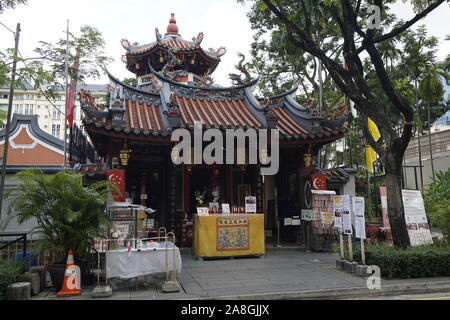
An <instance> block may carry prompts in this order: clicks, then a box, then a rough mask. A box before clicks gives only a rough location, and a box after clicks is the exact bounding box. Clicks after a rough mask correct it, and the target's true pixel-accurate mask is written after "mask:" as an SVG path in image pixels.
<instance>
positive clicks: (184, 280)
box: [33, 250, 450, 300]
mask: <svg viewBox="0 0 450 320" xmlns="http://www.w3.org/2000/svg"><path fill="white" fill-rule="evenodd" d="M337 258H338V256H337V255H336V254H334V253H307V252H302V251H298V250H286V251H285V250H271V251H269V252H267V253H266V255H265V256H264V257H263V258H245V259H218V260H205V261H199V260H197V259H196V258H195V257H193V256H192V255H191V254H190V253H185V254H182V259H183V268H182V272H181V274H180V275H179V276H178V280H179V282H180V285H181V288H182V291H181V292H179V293H163V292H161V286H162V284H163V283H164V277H161V276H156V277H147V278H146V279H145V281H144V283H139V284H138V285H137V284H136V282H134V281H133V280H132V281H129V282H127V281H125V282H123V283H122V284H121V285H120V286H119V288H118V289H117V290H113V296H112V297H111V298H106V299H111V300H129V299H131V300H169V299H183V300H185V299H186V300H187V299H198V298H200V299H202V298H206V299H208V298H211V299H213V298H220V297H225V299H228V298H229V297H239V296H244V297H245V296H246V295H248V296H250V297H252V298H253V299H258V298H257V297H261V299H265V298H270V297H275V298H280V297H281V298H283V297H284V298H289V299H290V298H295V297H296V296H297V295H296V292H307V293H305V294H304V295H305V296H311V295H313V294H314V292H315V291H317V292H319V293H320V292H326V291H327V290H328V291H329V292H332V293H330V294H333V295H334V296H336V295H338V294H340V293H341V292H344V291H348V292H352V291H353V292H359V291H361V290H364V289H365V288H366V279H364V278H360V277H357V276H356V275H352V274H349V273H346V272H343V271H340V270H337V269H336V267H335V266H336V259H337ZM439 281H443V282H449V281H450V278H446V277H441V278H433V279H405V280H382V283H381V284H382V286H389V285H403V284H405V283H406V284H408V283H412V284H417V285H420V284H423V283H427V282H439ZM92 289H93V287H92V288H86V289H85V290H83V293H82V295H81V296H78V297H70V298H58V297H56V294H55V293H54V292H48V291H47V292H42V293H41V294H39V295H38V296H36V297H33V299H35V300H47V299H69V300H82V299H93V298H91V292H92ZM333 290H334V291H333ZM392 290H395V288H394V289H392ZM308 292H309V293H308ZM271 293H273V295H271Z"/></svg>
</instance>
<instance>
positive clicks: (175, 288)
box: [162, 232, 181, 293]
mask: <svg viewBox="0 0 450 320" xmlns="http://www.w3.org/2000/svg"><path fill="white" fill-rule="evenodd" d="M169 236H172V238H173V280H169V273H170V272H169V256H168V248H167V241H168V238H169ZM165 241H166V282H164V284H163V286H162V292H164V293H171V292H180V291H181V287H180V284H179V283H178V281H177V266H176V264H177V262H176V261H177V259H176V258H177V251H176V250H175V234H174V233H173V232H169V233H167V234H166V236H165Z"/></svg>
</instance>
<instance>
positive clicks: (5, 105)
mask: <svg viewBox="0 0 450 320" xmlns="http://www.w3.org/2000/svg"><path fill="white" fill-rule="evenodd" d="M0 110H3V111H8V105H7V104H0Z"/></svg>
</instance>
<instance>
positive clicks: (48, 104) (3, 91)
mask: <svg viewBox="0 0 450 320" xmlns="http://www.w3.org/2000/svg"><path fill="white" fill-rule="evenodd" d="M24 86H25V90H23V89H15V90H14V98H13V106H12V113H13V114H20V115H36V116H37V118H38V124H39V127H40V128H41V129H42V130H43V131H45V132H47V133H48V134H51V135H52V136H54V137H56V138H58V139H62V140H64V110H65V106H66V96H65V91H64V89H62V90H57V96H56V98H55V100H52V101H49V100H48V99H46V97H45V96H44V95H43V94H42V92H41V91H39V90H36V89H34V88H33V87H32V86H31V85H30V84H29V83H24ZM80 89H84V90H86V91H89V92H90V93H91V94H92V96H94V97H95V98H96V103H99V104H105V103H107V94H108V90H107V88H106V85H96V84H87V85H78V86H77V90H80ZM8 101H9V87H6V86H5V87H1V88H0V109H1V110H4V111H5V112H6V111H7V110H8ZM81 119H82V112H81V109H80V104H79V102H78V101H77V102H76V104H75V114H74V122H75V123H78V124H80V123H81Z"/></svg>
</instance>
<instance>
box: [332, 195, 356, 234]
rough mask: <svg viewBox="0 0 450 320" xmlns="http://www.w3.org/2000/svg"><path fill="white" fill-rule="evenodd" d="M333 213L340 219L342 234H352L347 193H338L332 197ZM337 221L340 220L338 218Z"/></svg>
mask: <svg viewBox="0 0 450 320" xmlns="http://www.w3.org/2000/svg"><path fill="white" fill-rule="evenodd" d="M334 215H335V216H336V217H338V218H339V217H341V219H342V228H341V231H342V232H343V233H344V234H353V228H352V215H351V208H350V196H349V195H338V196H335V197H334ZM337 222H340V221H339V219H337Z"/></svg>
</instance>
